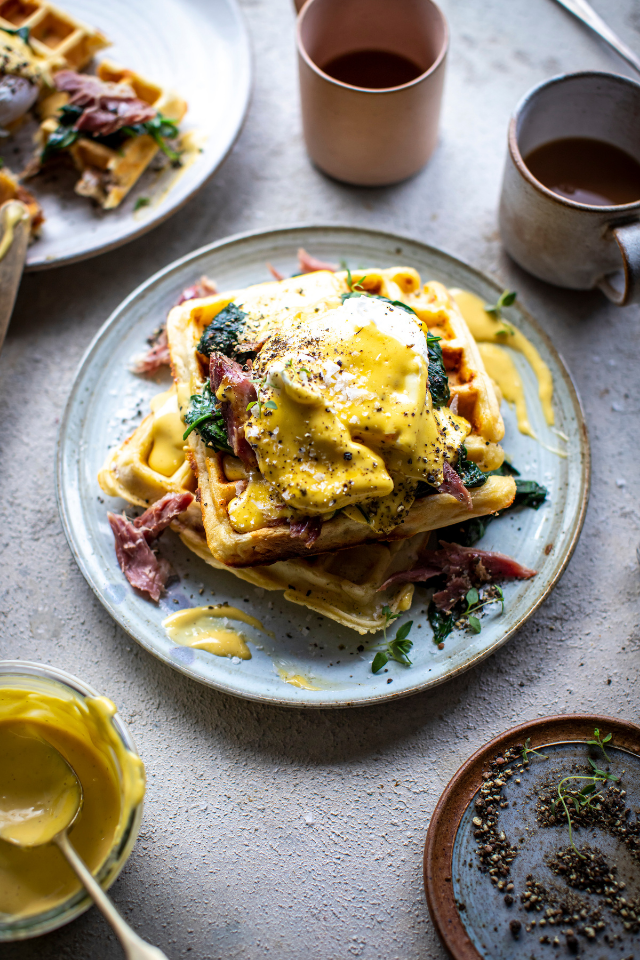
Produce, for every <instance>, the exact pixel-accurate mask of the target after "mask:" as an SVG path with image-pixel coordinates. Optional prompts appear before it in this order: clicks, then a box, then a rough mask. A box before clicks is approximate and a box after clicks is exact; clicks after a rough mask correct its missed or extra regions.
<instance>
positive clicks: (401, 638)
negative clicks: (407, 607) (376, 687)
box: [371, 606, 413, 673]
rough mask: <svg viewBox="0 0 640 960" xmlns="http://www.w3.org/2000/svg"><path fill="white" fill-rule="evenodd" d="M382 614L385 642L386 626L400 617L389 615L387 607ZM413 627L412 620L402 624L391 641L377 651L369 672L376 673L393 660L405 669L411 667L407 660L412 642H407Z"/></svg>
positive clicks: (389, 611) (396, 614)
mask: <svg viewBox="0 0 640 960" xmlns="http://www.w3.org/2000/svg"><path fill="white" fill-rule="evenodd" d="M382 612H383V613H384V616H385V624H384V627H383V630H384V638H385V641H386V639H387V626H388V625H389V623H390V622H391V621H392V620H395V619H396V618H397V617H399V616H400V614H399V613H391V609H390V608H389V607H388V606H384V607H383V608H382ZM412 626H413V620H409V621H408V622H407V623H403V624H402V626H401V627H400V628H399V630H398V632H397V633H396V635H395V637H394V638H393V640H390V641H389V643H387V644H386V646H385V647H384V649H383V650H379V651H378V653H376V655H375V657H374V658H373V663H372V664H371V670H372V672H373V673H378V671H379V670H381V669H382V667H384V665H385V664H386V663H388V662H389V660H395V661H396V662H397V663H402V664H403V665H404V666H405V667H410V666H411V660H410V659H409V651H410V650H411V648H412V647H413V640H408V639H407V638H408V636H409V633H410V632H411V627H412Z"/></svg>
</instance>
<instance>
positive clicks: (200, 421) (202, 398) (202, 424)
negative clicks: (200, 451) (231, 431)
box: [182, 381, 233, 453]
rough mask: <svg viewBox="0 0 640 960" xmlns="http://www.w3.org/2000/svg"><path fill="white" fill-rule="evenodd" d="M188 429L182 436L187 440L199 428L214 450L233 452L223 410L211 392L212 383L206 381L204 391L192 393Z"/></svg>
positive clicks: (186, 418)
mask: <svg viewBox="0 0 640 960" xmlns="http://www.w3.org/2000/svg"><path fill="white" fill-rule="evenodd" d="M184 422H185V425H186V427H187V429H186V430H185V432H184V435H183V437H182V439H183V440H186V439H187V437H188V436H189V434H190V433H191V431H192V430H197V432H198V434H199V435H200V437H201V438H202V440H203V441H204V442H205V443H206V444H207V446H209V447H213V449H214V450H221V451H222V452H223V453H233V450H232V449H231V447H230V446H229V438H228V437H227V432H226V430H225V426H224V419H223V417H222V411H221V410H220V408H219V406H218V403H217V400H216V398H215V397H214V395H213V394H212V392H211V384H210V383H209V382H208V381H207V383H205V385H204V388H203V390H202V393H195V394H193V395H192V397H191V399H190V404H189V410H188V412H187V414H186V416H185V418H184Z"/></svg>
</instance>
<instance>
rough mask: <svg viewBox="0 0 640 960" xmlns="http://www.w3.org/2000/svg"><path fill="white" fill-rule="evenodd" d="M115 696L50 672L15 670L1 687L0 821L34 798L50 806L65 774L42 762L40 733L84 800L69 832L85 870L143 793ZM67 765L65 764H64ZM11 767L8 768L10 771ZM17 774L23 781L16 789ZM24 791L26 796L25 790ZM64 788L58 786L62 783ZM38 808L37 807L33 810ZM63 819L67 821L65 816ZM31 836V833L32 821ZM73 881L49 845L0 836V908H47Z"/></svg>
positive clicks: (20, 812) (117, 837)
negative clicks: (80, 690)
mask: <svg viewBox="0 0 640 960" xmlns="http://www.w3.org/2000/svg"><path fill="white" fill-rule="evenodd" d="M115 711H116V708H115V706H114V704H113V703H112V702H111V701H110V700H107V699H106V698H105V697H89V698H86V699H85V698H82V697H80V696H78V695H75V694H73V693H72V692H71V691H70V690H68V689H67V688H66V687H63V686H62V685H61V684H59V683H56V682H55V681H51V680H44V679H41V678H36V677H17V678H11V679H10V680H5V681H4V685H3V686H2V687H0V744H1V746H0V751H1V753H0V823H2V829H3V831H6V830H9V831H13V830H15V829H16V828H17V826H18V822H19V821H20V819H21V818H22V820H23V826H24V827H25V830H26V825H25V814H26V813H28V806H29V803H30V802H31V806H32V807H33V806H35V805H36V804H34V802H33V801H34V794H35V795H37V794H38V793H39V794H40V800H39V803H40V805H41V807H42V809H43V810H44V811H46V810H49V811H51V812H53V813H54V815H57V816H58V817H59V820H58V823H59V824H62V821H63V819H64V810H63V809H62V808H61V807H60V806H59V807H58V808H57V813H56V810H54V807H55V804H56V799H55V798H56V794H57V796H58V799H59V800H62V805H61V806H62V807H64V798H63V797H61V795H60V791H59V790H58V789H57V788H59V787H61V786H62V785H63V781H64V775H63V774H62V773H61V769H60V767H59V766H57V765H56V764H55V762H54V763H53V764H52V763H51V762H49V763H48V764H45V759H44V756H43V749H42V746H43V741H45V742H46V743H48V744H51V746H53V747H54V748H55V749H56V750H58V751H59V752H60V753H61V754H62V756H63V757H64V758H65V760H67V762H68V763H69V764H70V765H71V767H72V768H73V770H74V771H75V772H76V774H77V776H78V779H79V781H80V783H81V785H82V789H83V793H84V802H83V805H82V809H81V811H80V813H79V815H78V818H77V819H76V821H75V823H74V824H73V826H72V828H71V830H70V831H69V838H70V840H71V842H72V844H73V846H74V847H75V849H76V850H77V851H78V853H79V854H80V856H81V857H82V859H83V860H84V862H85V863H86V864H87V866H88V867H89V869H90V870H91V871H92V873H96V872H97V871H98V870H99V869H100V867H101V866H102V864H103V863H104V862H105V860H106V859H107V857H108V855H109V852H110V851H111V850H113V849H115V848H116V847H117V846H118V845H119V843H120V842H121V840H122V836H123V833H124V831H125V830H126V828H127V826H128V824H129V822H130V820H131V815H132V812H133V810H134V808H135V807H136V806H137V805H138V804H139V803H140V802H141V800H142V797H143V796H144V767H143V765H142V761H141V760H140V758H139V757H137V756H135V754H132V753H130V752H129V751H128V750H127V749H126V748H125V746H124V744H123V743H122V741H121V739H120V737H119V735H118V734H117V732H116V730H115V728H114V726H113V723H112V717H113V715H114V713H115ZM65 769H68V768H65ZM12 774H13V776H12ZM18 780H22V781H23V785H22V790H20V789H19V788H18ZM27 793H29V794H31V797H28V796H27ZM63 793H64V791H63ZM36 812H37V811H36ZM67 822H68V821H67ZM32 827H33V831H32V835H31V839H32V840H33V839H37V837H36V835H35V830H36V827H37V825H36V824H35V823H33V824H32ZM79 889H80V884H79V882H78V880H77V879H76V876H75V874H74V873H73V871H72V870H71V867H69V866H68V864H67V863H66V861H65V860H64V858H63V856H62V854H61V853H60V851H59V850H58V849H57V847H56V846H54V845H52V844H48V845H45V846H37V847H36V846H34V847H32V848H21V847H17V846H13V845H12V844H10V843H0V914H6V915H7V916H9V917H11V918H17V917H27V916H33V915H35V914H40V913H43V912H44V911H47V910H51V909H52V908H53V907H56V906H57V905H58V904H61V903H63V902H64V901H66V900H67V899H69V898H70V897H72V896H74V894H75V893H76V892H77V891H78V890H79Z"/></svg>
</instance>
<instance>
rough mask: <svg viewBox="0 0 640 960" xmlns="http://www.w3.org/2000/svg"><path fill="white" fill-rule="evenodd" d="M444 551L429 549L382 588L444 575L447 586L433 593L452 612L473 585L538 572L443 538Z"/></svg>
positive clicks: (441, 606) (526, 577)
mask: <svg viewBox="0 0 640 960" xmlns="http://www.w3.org/2000/svg"><path fill="white" fill-rule="evenodd" d="M440 546H441V547H442V549H441V550H426V551H424V552H423V553H422V555H421V556H420V558H419V562H418V565H417V566H415V567H414V568H413V569H412V570H405V571H404V572H401V573H394V575H393V576H392V577H389V579H388V580H385V582H384V583H383V584H382V586H381V587H379V590H386V589H387V587H389V586H391V584H393V583H418V582H424V581H426V580H431V579H432V578H433V577H438V576H441V575H443V574H444V576H445V577H446V578H447V582H446V586H445V587H444V589H442V590H439V591H438V592H437V593H434V595H433V602H434V603H435V605H436V607H437V608H438V609H439V610H442V611H444V612H445V613H450V612H451V610H452V608H453V607H454V606H455V604H456V603H457V602H458V600H461V599H462V597H464V596H465V595H466V594H467V593H468V591H469V590H470V589H471V588H472V587H481V586H485V585H487V584H489V583H497V582H498V581H501V580H529V579H530V578H531V577H535V575H536V571H535V570H529V568H528V567H524V566H522V564H520V563H518V561H517V560H514V559H513V557H508V556H506V554H504V553H496V552H495V551H491V550H477V549H476V548H475V547H461V546H460V545H459V544H457V543H446V542H445V541H444V540H441V541H440Z"/></svg>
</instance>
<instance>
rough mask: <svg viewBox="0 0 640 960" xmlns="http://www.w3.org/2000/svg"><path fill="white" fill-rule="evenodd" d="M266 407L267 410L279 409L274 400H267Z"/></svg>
mask: <svg viewBox="0 0 640 960" xmlns="http://www.w3.org/2000/svg"><path fill="white" fill-rule="evenodd" d="M264 408H265V410H277V409H278V406H277V404H276V403H274V401H273V400H267V402H266V403H265V405H264Z"/></svg>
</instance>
